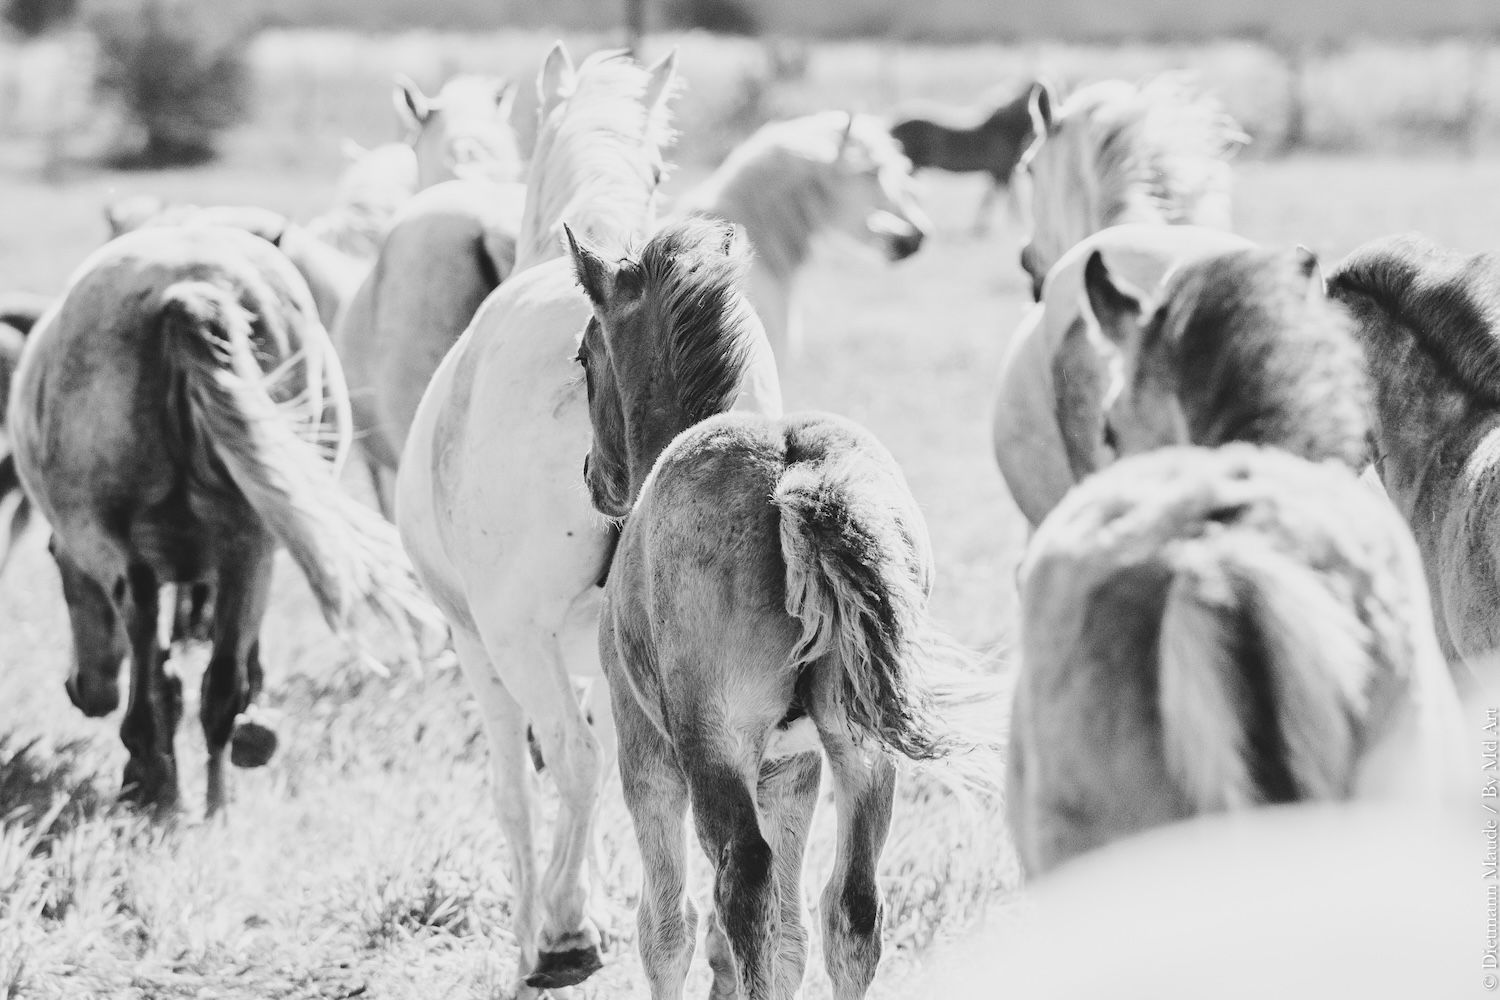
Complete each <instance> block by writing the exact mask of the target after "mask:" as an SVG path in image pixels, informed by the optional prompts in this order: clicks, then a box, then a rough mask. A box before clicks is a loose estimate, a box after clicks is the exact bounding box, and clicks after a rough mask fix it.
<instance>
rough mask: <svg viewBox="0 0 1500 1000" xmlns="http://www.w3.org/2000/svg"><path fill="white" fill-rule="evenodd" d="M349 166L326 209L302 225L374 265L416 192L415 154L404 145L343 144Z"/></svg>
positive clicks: (328, 242) (353, 255)
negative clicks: (393, 222) (396, 221)
mask: <svg viewBox="0 0 1500 1000" xmlns="http://www.w3.org/2000/svg"><path fill="white" fill-rule="evenodd" d="M343 150H344V157H345V159H346V160H348V166H347V167H345V168H344V172H343V173H342V174H341V175H340V176H339V179H338V183H337V184H335V185H334V189H333V203H332V204H331V205H329V207H328V210H327V211H326V212H323V213H322V214H320V215H317V216H315V217H314V218H311V219H309V220H307V222H306V223H305V224H304V228H305V229H306V230H307V232H308V233H309V234H310V235H312V236H314V237H316V238H317V239H319V240H321V241H322V242H324V243H326V244H328V245H330V246H332V247H334V248H335V249H337V250H340V251H342V252H343V253H345V254H347V255H349V256H350V257H353V258H355V259H358V260H373V259H374V258H375V255H376V254H377V253H378V252H379V251H380V246H381V244H382V242H383V241H384V240H385V234H386V233H387V232H388V231H389V230H390V228H391V223H392V221H393V220H394V219H395V217H396V213H397V211H398V210H399V209H400V208H401V206H402V205H404V204H406V202H407V201H409V200H411V197H412V195H414V194H416V192H417V155H416V152H415V151H414V150H413V149H412V147H411V146H408V145H407V144H406V143H404V142H387V143H382V144H381V145H379V146H375V147H373V148H371V149H366V148H364V147H363V146H361V145H360V144H359V143H357V142H355V141H354V140H352V139H345V140H344V146H343Z"/></svg>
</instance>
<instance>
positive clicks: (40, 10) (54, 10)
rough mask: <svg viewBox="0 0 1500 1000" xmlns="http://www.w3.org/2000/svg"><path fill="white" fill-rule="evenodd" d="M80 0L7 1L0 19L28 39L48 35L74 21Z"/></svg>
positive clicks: (2, 8) (0, 9) (0, 13)
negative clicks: (52, 30) (51, 31)
mask: <svg viewBox="0 0 1500 1000" xmlns="http://www.w3.org/2000/svg"><path fill="white" fill-rule="evenodd" d="M77 13H78V0H5V3H4V6H3V7H0V18H3V19H4V20H5V23H6V24H8V25H10V26H11V27H12V28H14V29H15V30H16V31H17V32H19V33H20V34H21V35H23V36H24V37H26V38H35V37H36V36H37V35H42V34H46V33H47V32H48V31H50V30H51V29H53V28H56V27H59V26H61V25H63V24H66V23H67V22H69V21H71V20H72V19H73V15H75V14H77Z"/></svg>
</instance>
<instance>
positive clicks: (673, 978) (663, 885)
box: [606, 652, 734, 1000]
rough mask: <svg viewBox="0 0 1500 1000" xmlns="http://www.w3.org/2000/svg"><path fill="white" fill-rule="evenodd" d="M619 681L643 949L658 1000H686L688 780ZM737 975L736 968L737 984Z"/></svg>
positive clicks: (618, 718) (623, 772) (694, 915)
mask: <svg viewBox="0 0 1500 1000" xmlns="http://www.w3.org/2000/svg"><path fill="white" fill-rule="evenodd" d="M608 655H611V654H610V653H609V652H606V656H608ZM620 680H621V683H618V684H612V685H610V697H611V701H612V703H613V705H614V712H613V715H614V719H615V724H616V726H617V727H618V728H619V734H620V777H621V779H622V780H623V782H624V786H625V804H626V806H627V807H629V809H630V817H631V820H632V823H633V825H634V827H635V837H636V843H637V844H638V845H639V847H640V851H641V870H642V881H643V883H644V884H643V885H642V887H641V903H640V908H639V909H638V911H637V916H636V919H637V928H638V931H637V946H638V947H639V948H640V953H641V965H642V966H644V967H645V970H646V980H647V982H648V983H649V984H650V987H651V998H652V1000H681V998H682V991H683V984H684V982H685V980H686V979H687V973H688V963H689V962H690V961H691V960H692V957H693V936H694V934H695V933H696V930H697V924H698V911H697V909H696V908H695V907H694V906H693V900H692V897H691V896H690V895H689V893H688V892H687V807H688V786H687V780H686V779H685V778H684V777H683V774H682V771H681V769H680V768H679V767H678V766H677V760H676V758H675V757H674V756H673V754H672V748H671V746H670V745H668V743H667V741H666V739H665V738H663V737H662V735H661V734H660V733H659V732H657V730H656V727H655V726H654V725H652V723H651V721H650V720H649V719H648V718H646V716H645V715H644V714H643V713H642V712H641V709H640V706H639V705H637V704H636V702H635V693H634V692H633V691H632V690H630V685H629V683H628V682H627V681H625V680H624V679H623V678H621V679H620ZM733 975H734V967H733V965H732V964H731V966H730V976H731V980H730V981H731V983H732V982H733Z"/></svg>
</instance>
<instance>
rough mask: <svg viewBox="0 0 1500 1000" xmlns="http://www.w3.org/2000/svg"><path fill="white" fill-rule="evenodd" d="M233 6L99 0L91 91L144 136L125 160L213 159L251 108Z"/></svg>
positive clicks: (241, 26) (242, 32)
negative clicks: (218, 144) (223, 135)
mask: <svg viewBox="0 0 1500 1000" xmlns="http://www.w3.org/2000/svg"><path fill="white" fill-rule="evenodd" d="M233 10H234V8H232V7H228V6H225V5H220V4H205V3H200V2H195V0H96V2H93V3H91V4H90V5H89V17H88V21H89V27H90V29H91V30H92V32H93V34H94V38H95V40H96V42H97V44H98V51H99V57H98V64H97V67H96V70H95V73H96V75H95V79H94V86H95V89H96V90H97V91H99V92H100V93H102V94H103V95H106V96H110V97H113V98H115V99H117V100H118V101H119V102H120V104H121V105H122V108H123V110H124V112H125V114H126V115H127V117H128V119H129V121H130V122H131V123H132V124H133V125H135V126H136V127H137V128H138V129H139V130H140V133H141V136H142V142H141V146H140V148H139V149H138V150H136V151H134V152H133V153H131V154H126V156H125V157H123V158H124V159H125V160H127V161H131V160H135V161H138V162H140V163H142V164H146V165H157V164H167V163H194V162H201V161H203V160H206V159H210V158H212V156H213V155H214V140H215V138H216V137H217V135H218V134H219V133H220V132H221V131H223V130H224V129H226V128H228V127H230V126H232V125H236V124H238V123H240V122H242V121H244V120H245V118H246V117H247V115H248V113H249V105H250V89H251V88H250V71H249V65H248V63H247V61H246V54H245V53H246V48H247V43H248V41H249V36H250V31H249V29H248V27H247V25H246V24H245V23H244V22H240V21H237V20H236V18H235V17H234V16H233V13H232V12H233Z"/></svg>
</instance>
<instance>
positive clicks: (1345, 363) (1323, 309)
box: [1142, 248, 1369, 468]
mask: <svg viewBox="0 0 1500 1000" xmlns="http://www.w3.org/2000/svg"><path fill="white" fill-rule="evenodd" d="M1310 280H1312V279H1310V278H1309V277H1307V276H1306V275H1305V273H1304V272H1303V271H1302V270H1300V269H1299V268H1298V267H1297V266H1296V264H1295V263H1294V262H1293V261H1292V260H1291V259H1290V257H1289V255H1288V254H1285V253H1278V252H1274V251H1268V250H1262V249H1259V248H1255V249H1246V250H1237V251H1233V252H1230V253H1226V254H1221V255H1218V256H1215V257H1210V258H1207V259H1205V260H1201V261H1196V262H1194V263H1192V264H1188V265H1185V266H1184V267H1182V268H1181V269H1179V270H1178V271H1177V272H1176V273H1175V274H1174V275H1172V276H1170V277H1169V278H1168V279H1167V282H1166V287H1165V288H1164V290H1163V293H1162V295H1163V305H1162V307H1161V309H1160V311H1159V312H1158V313H1157V314H1156V316H1155V317H1153V319H1152V321H1151V323H1150V325H1149V327H1148V328H1147V330H1146V333H1145V338H1146V340H1145V344H1144V346H1143V351H1142V354H1143V356H1147V355H1151V356H1153V358H1159V357H1160V355H1161V354H1163V353H1164V354H1167V355H1170V356H1172V357H1173V360H1174V361H1175V364H1174V365H1173V367H1174V368H1175V369H1176V374H1177V381H1178V387H1177V395H1178V398H1179V399H1180V400H1181V401H1182V406H1183V411H1184V415H1185V417H1186V419H1187V421H1188V425H1189V434H1190V437H1191V440H1192V442H1193V443H1194V444H1198V445H1207V446H1218V445H1223V444H1226V443H1228V442H1230V441H1245V442H1249V443H1251V444H1258V445H1272V446H1275V447H1278V448H1281V449H1283V450H1285V451H1289V452H1292V453H1293V454H1296V455H1300V456H1301V457H1303V458H1306V459H1309V460H1311V461H1323V460H1325V459H1334V460H1337V461H1341V462H1343V463H1345V464H1346V465H1348V466H1350V467H1351V468H1358V467H1359V466H1360V465H1362V464H1363V462H1364V458H1365V448H1366V438H1367V435H1368V432H1369V416H1368V412H1369V411H1368V399H1369V389H1368V386H1367V383H1366V379H1365V372H1364V361H1363V358H1362V356H1361V354H1360V350H1359V347H1358V345H1357V344H1356V342H1355V340H1354V336H1353V332H1352V329H1351V326H1352V324H1351V320H1350V317H1349V316H1348V314H1347V313H1346V311H1345V310H1344V309H1343V308H1342V307H1341V306H1339V305H1338V304H1336V303H1333V302H1329V301H1328V300H1327V299H1326V298H1324V297H1323V296H1322V295H1310V294H1309V282H1310ZM1153 348H1157V349H1159V350H1153ZM1144 363H1146V364H1151V363H1153V360H1148V361H1146V362H1144Z"/></svg>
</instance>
